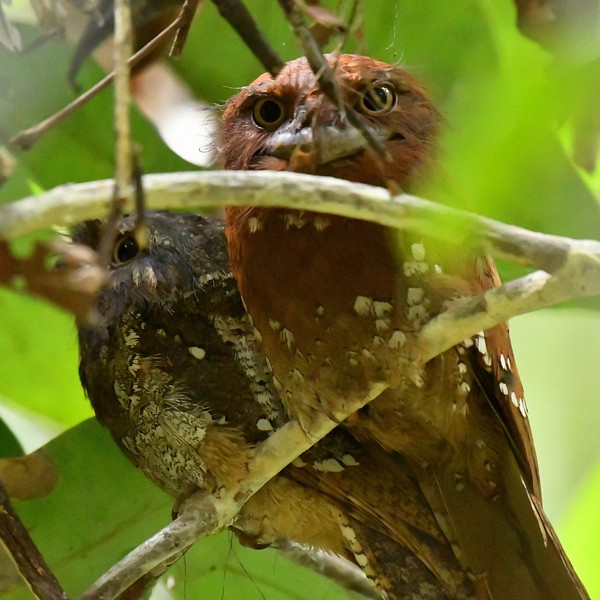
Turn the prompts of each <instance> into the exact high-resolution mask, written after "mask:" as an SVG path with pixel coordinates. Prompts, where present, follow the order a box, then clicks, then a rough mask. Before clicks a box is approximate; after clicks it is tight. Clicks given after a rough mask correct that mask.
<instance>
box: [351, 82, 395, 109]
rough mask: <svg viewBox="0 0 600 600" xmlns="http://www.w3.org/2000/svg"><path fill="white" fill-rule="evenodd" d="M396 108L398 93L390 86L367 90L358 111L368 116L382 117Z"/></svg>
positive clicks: (376, 86)
mask: <svg viewBox="0 0 600 600" xmlns="http://www.w3.org/2000/svg"><path fill="white" fill-rule="evenodd" d="M394 106H396V92H395V91H394V89H393V88H392V87H391V86H389V85H375V86H372V87H369V88H367V89H366V90H365V91H364V92H363V94H362V96H361V97H360V100H359V101H358V110H359V111H361V112H362V113H364V114H366V115H372V116H381V115H384V114H386V113H388V112H390V111H391V110H392V109H393V108H394Z"/></svg>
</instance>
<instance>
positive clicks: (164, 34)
mask: <svg viewBox="0 0 600 600" xmlns="http://www.w3.org/2000/svg"><path fill="white" fill-rule="evenodd" d="M182 18H183V17H182V14H181V13H180V14H179V15H178V16H177V17H176V19H175V20H174V21H173V22H172V23H171V24H170V25H168V26H167V27H165V29H163V30H162V31H161V32H160V33H159V34H158V35H157V36H156V37H155V38H153V39H152V40H150V41H149V42H148V43H147V44H146V45H145V46H144V47H143V48H140V50H138V51H137V52H136V53H135V54H134V55H133V56H132V57H131V58H130V59H129V60H128V61H127V63H128V64H129V66H130V67H135V66H136V65H137V64H139V63H140V62H141V61H142V60H143V59H144V58H145V57H146V56H148V55H149V54H151V53H152V52H154V51H155V50H156V49H157V48H158V47H160V46H161V45H162V44H163V43H164V41H165V40H166V39H168V38H169V37H171V36H172V35H174V33H175V32H176V31H177V29H178V28H179V26H180V25H181V22H182ZM114 78H115V73H114V71H113V72H112V73H109V74H108V75H107V76H106V77H104V79H101V80H100V81H99V82H98V83H96V84H95V85H93V86H92V87H91V88H90V89H89V90H87V91H86V92H84V93H83V94H81V96H78V97H77V98H75V100H73V102H70V103H69V104H67V105H66V106H65V107H63V108H61V109H60V110H59V111H57V112H56V113H54V114H53V115H51V116H50V117H48V118H47V119H44V120H43V121H41V122H40V123H37V124H36V125H34V126H33V127H29V128H28V129H24V130H23V131H20V132H19V133H17V134H16V135H15V136H13V138H12V139H11V140H10V144H11V145H12V146H14V147H16V148H20V149H22V150H28V149H30V148H31V147H32V146H33V145H34V144H35V143H36V142H37V141H38V140H39V139H40V138H41V137H42V136H43V135H44V134H45V133H47V132H48V131H49V130H50V129H52V128H53V127H55V126H56V125H58V124H59V123H60V122H61V121H63V120H64V119H66V118H67V117H68V116H70V115H71V114H73V113H74V112H75V111H76V110H77V109H79V108H80V107H81V106H83V105H84V104H86V103H87V102H89V101H90V100H91V99H92V98H94V97H95V96H96V95H98V94H99V93H100V92H101V91H102V90H104V89H105V88H107V87H108V86H109V85H110V84H111V83H112V82H113V79H114Z"/></svg>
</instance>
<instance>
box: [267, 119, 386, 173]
mask: <svg viewBox="0 0 600 600" xmlns="http://www.w3.org/2000/svg"><path fill="white" fill-rule="evenodd" d="M371 131H372V134H373V136H374V137H375V138H377V139H378V140H379V141H380V142H381V143H383V142H385V141H387V140H388V139H390V137H391V133H390V132H389V131H387V130H381V129H377V130H374V129H371ZM368 145H369V142H368V141H367V140H366V139H365V137H364V135H363V134H362V133H361V132H360V131H359V130H358V129H355V128H354V127H352V126H351V125H349V124H348V125H342V126H337V125H321V126H318V127H316V128H314V129H313V128H312V127H311V126H308V125H307V126H304V127H301V128H299V127H298V125H297V123H295V121H294V120H293V121H291V122H289V123H288V124H286V125H283V126H282V127H280V128H279V129H278V130H277V131H275V132H273V134H272V135H271V136H270V138H269V141H268V143H267V153H268V154H270V155H272V156H275V157H277V158H282V159H285V160H290V158H291V157H292V154H293V153H294V152H295V151H296V150H299V151H301V152H304V153H311V152H314V153H315V160H316V164H317V165H322V164H325V163H329V162H331V161H333V160H336V159H338V158H344V157H346V156H351V155H353V154H355V153H356V152H358V151H360V150H363V149H364V148H365V147H367V146H368Z"/></svg>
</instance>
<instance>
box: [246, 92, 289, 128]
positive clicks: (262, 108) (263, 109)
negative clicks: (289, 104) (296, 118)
mask: <svg viewBox="0 0 600 600" xmlns="http://www.w3.org/2000/svg"><path fill="white" fill-rule="evenodd" d="M252 118H253V120H254V123H255V124H256V125H257V126H258V127H261V128H262V129H275V128H276V127H279V125H281V123H283V120H284V119H285V106H284V104H283V102H281V101H280V100H274V99H273V98H261V99H260V100H259V101H258V102H257V103H256V104H255V105H254V108H253V109H252Z"/></svg>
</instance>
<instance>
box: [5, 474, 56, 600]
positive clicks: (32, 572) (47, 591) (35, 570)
mask: <svg viewBox="0 0 600 600" xmlns="http://www.w3.org/2000/svg"><path fill="white" fill-rule="evenodd" d="M0 542H2V544H3V545H4V547H5V548H6V550H7V551H8V554H9V556H10V557H11V558H12V559H13V561H14V563H15V565H16V567H17V569H18V570H19V572H20V573H21V575H22V576H23V579H24V580H25V581H26V582H27V584H28V585H29V587H30V589H31V591H32V593H33V594H34V596H35V597H36V598H39V599H40V600H67V594H66V593H65V592H64V591H63V589H62V587H61V586H60V583H58V580H57V579H56V577H55V576H54V574H53V573H52V571H51V570H50V567H48V565H47V564H46V561H45V560H44V557H43V556H42V554H41V553H40V551H39V550H38V548H37V546H36V545H35V544H34V542H33V540H32V539H31V537H30V535H29V533H28V531H27V529H26V527H25V526H24V525H23V523H22V522H21V520H20V519H19V517H18V515H17V514H16V512H15V510H14V509H13V507H12V504H11V503H10V500H9V498H8V496H7V494H6V491H5V490H4V486H3V485H2V482H0Z"/></svg>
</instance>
